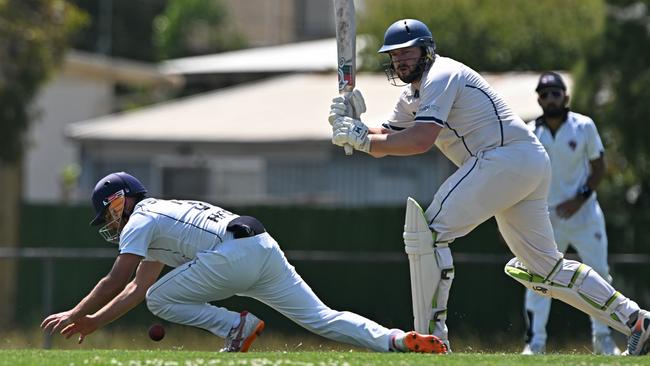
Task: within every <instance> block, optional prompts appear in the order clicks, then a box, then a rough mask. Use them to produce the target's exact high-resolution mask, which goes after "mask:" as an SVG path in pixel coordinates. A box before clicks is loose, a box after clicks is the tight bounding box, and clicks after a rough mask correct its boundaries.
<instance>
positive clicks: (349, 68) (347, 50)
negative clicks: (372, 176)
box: [334, 0, 357, 155]
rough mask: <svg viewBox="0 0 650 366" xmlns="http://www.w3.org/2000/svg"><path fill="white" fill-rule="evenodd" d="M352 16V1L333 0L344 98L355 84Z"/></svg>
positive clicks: (354, 39)
mask: <svg viewBox="0 0 650 366" xmlns="http://www.w3.org/2000/svg"><path fill="white" fill-rule="evenodd" d="M354 16H355V10H354V1H353V0H334V20H335V23H336V56H337V64H338V80H339V93H340V94H342V95H344V96H345V97H346V98H348V97H349V94H350V93H351V92H352V90H354V86H355V84H356V58H357V42H356V41H357V26H356V21H355V17H354ZM344 148H345V154H346V155H352V151H353V150H352V146H350V145H344Z"/></svg>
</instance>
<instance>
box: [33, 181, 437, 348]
mask: <svg viewBox="0 0 650 366" xmlns="http://www.w3.org/2000/svg"><path fill="white" fill-rule="evenodd" d="M146 192H147V190H146V189H145V187H144V186H143V185H142V184H141V183H140V182H139V181H138V180H137V179H136V178H135V177H133V176H131V175H129V174H127V173H124V172H118V173H112V174H109V175H107V176H106V177H104V178H102V179H101V180H100V181H99V182H98V183H97V185H96V186H95V189H94V191H93V196H92V201H93V206H94V208H95V212H96V216H95V218H94V220H93V221H92V222H91V223H92V224H93V225H100V224H103V226H102V227H101V229H100V230H99V232H100V234H102V236H103V237H104V238H105V239H106V240H108V241H109V242H112V243H116V244H118V245H119V255H118V256H117V258H116V260H115V263H114V264H113V268H112V269H111V271H110V272H109V273H108V275H106V276H105V277H104V278H102V279H101V280H100V281H99V282H98V283H97V285H96V286H95V288H94V289H93V290H92V291H91V292H90V293H89V294H88V295H87V296H86V297H85V298H84V299H83V300H81V301H80V302H79V304H77V305H76V306H75V307H74V308H72V309H71V310H68V311H64V312H61V313H58V314H52V315H50V316H48V317H47V318H45V320H43V322H42V324H41V327H43V328H44V329H45V331H49V332H55V331H61V333H62V334H63V335H64V336H65V337H66V338H69V337H71V336H72V335H74V334H77V333H79V342H80V343H81V342H82V341H83V339H84V337H85V336H87V335H88V334H91V333H92V332H94V331H95V330H97V329H98V328H100V327H102V326H104V325H106V324H108V323H110V322H112V321H114V320H115V319H117V318H119V317H120V316H122V315H123V314H125V313H126V312H128V311H129V310H130V309H132V308H133V307H135V306H136V305H137V304H139V303H140V302H141V301H142V300H143V299H145V297H146V301H147V307H148V308H149V310H151V312H152V313H153V314H155V315H157V316H158V317H160V318H163V319H165V320H167V321H170V322H174V323H179V324H184V325H189V326H194V327H199V328H202V329H205V330H207V331H209V332H211V333H213V334H215V335H217V336H219V337H223V338H225V339H226V345H225V347H224V349H223V350H222V351H227V352H246V351H247V350H248V348H249V347H250V345H251V344H252V342H253V340H255V337H256V336H257V335H258V334H259V333H260V332H261V331H262V330H263V329H264V322H263V321H261V320H260V319H258V318H257V317H256V316H254V315H253V314H250V313H248V312H246V311H243V312H241V313H237V312H233V311H230V310H227V309H224V308H220V307H216V306H213V305H211V304H209V302H211V301H218V300H223V299H226V298H229V297H231V296H233V295H241V296H248V297H252V298H255V299H257V300H259V301H261V302H263V303H265V304H267V305H269V306H271V307H272V308H274V309H275V310H277V311H279V312H280V313H282V314H283V315H285V316H286V317H288V318H289V319H291V320H293V321H294V322H296V323H298V324H299V325H301V326H303V327H304V328H306V329H308V330H310V331H312V332H314V333H316V334H319V335H321V336H324V337H326V338H329V339H332V340H335V341H339V342H345V343H348V344H352V345H355V346H359V347H364V348H369V349H372V350H375V351H383V352H386V351H414V352H431V353H444V352H445V345H444V343H442V341H440V339H438V338H436V337H435V336H431V335H420V334H417V333H415V332H408V333H404V332H403V331H401V330H398V329H387V328H385V327H382V326H381V325H379V324H377V323H375V322H373V321H371V320H368V319H366V318H364V317H362V316H359V315H357V314H354V313H351V312H340V311H336V310H332V309H330V308H329V307H327V306H326V305H325V304H323V303H322V302H321V301H320V299H319V298H318V297H317V296H316V295H315V294H314V293H313V292H312V290H311V288H309V286H308V285H307V284H306V283H305V282H304V281H303V279H302V278H301V277H300V275H298V273H297V272H296V271H295V269H294V267H293V266H291V265H290V264H289V263H288V262H287V259H286V258H285V256H284V253H283V252H282V250H281V249H280V247H279V246H278V244H277V243H276V242H275V240H273V238H272V237H271V236H270V235H269V234H268V233H267V232H266V230H265V228H264V226H263V225H262V224H261V223H260V222H259V221H258V220H257V219H255V218H253V217H250V216H238V215H236V214H234V213H231V212H229V211H227V210H224V209H223V208H220V207H217V206H213V205H210V204H208V203H205V202H197V201H181V200H161V199H154V198H145V193H146ZM164 265H168V266H171V267H175V269H174V270H172V271H171V272H169V273H167V274H166V275H165V276H163V277H162V278H160V279H159V280H158V276H159V275H160V272H161V271H162V269H163V267H164ZM134 272H135V277H134V278H133V280H132V281H130V282H129V280H130V279H131V277H132V275H133V273H134Z"/></svg>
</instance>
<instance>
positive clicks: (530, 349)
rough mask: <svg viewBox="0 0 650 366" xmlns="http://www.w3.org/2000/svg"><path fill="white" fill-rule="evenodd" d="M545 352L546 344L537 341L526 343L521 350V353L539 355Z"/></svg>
mask: <svg viewBox="0 0 650 366" xmlns="http://www.w3.org/2000/svg"><path fill="white" fill-rule="evenodd" d="M545 352H546V345H545V344H537V343H526V345H525V346H524V349H523V351H521V354H522V355H541V354H544V353H545Z"/></svg>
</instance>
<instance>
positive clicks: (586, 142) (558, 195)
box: [529, 112, 605, 207]
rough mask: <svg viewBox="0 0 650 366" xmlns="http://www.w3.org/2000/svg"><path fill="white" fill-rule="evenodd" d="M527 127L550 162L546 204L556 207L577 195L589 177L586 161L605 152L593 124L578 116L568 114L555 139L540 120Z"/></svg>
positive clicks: (589, 168) (587, 119)
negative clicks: (550, 175)
mask: <svg viewBox="0 0 650 366" xmlns="http://www.w3.org/2000/svg"><path fill="white" fill-rule="evenodd" d="M529 126H530V127H531V128H533V129H534V132H535V135H536V136H537V138H538V139H539V140H540V142H541V143H542V145H544V148H545V149H546V152H547V153H548V156H549V158H550V159H551V172H552V173H551V174H552V179H551V188H550V191H549V195H548V205H549V206H550V207H555V206H557V205H558V204H560V203H562V202H564V201H566V200H568V199H570V198H573V197H575V196H576V194H577V193H578V190H579V189H580V187H582V186H583V185H584V184H585V183H587V178H588V177H589V175H590V174H591V166H590V165H589V162H590V161H591V160H595V159H598V158H599V157H600V156H601V154H603V152H604V151H605V149H604V147H603V143H602V141H601V140H600V135H599V134H598V130H597V129H596V125H595V124H594V121H593V120H592V119H591V118H589V117H587V116H584V115H582V114H579V113H575V112H569V113H568V115H567V119H566V121H564V123H562V124H561V125H560V127H559V128H558V130H557V131H556V132H555V136H553V135H552V134H551V131H550V130H549V128H548V126H546V124H544V123H543V122H542V120H541V119H537V120H535V121H531V122H529ZM595 196H596V195H595V193H594V194H593V195H592V198H591V199H595V198H594V197H595Z"/></svg>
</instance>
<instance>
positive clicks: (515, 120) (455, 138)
mask: <svg viewBox="0 0 650 366" xmlns="http://www.w3.org/2000/svg"><path fill="white" fill-rule="evenodd" d="M422 80H423V81H422V83H421V85H420V90H416V89H415V88H414V87H413V86H412V85H411V84H409V85H407V86H405V87H404V90H403V92H402V94H401V95H400V98H399V101H398V102H397V105H396V106H395V109H394V111H393V113H392V114H391V116H390V117H389V119H388V123H387V124H384V127H386V128H390V129H393V130H401V129H404V128H408V127H411V126H413V124H414V123H416V122H417V123H436V124H438V125H440V126H442V127H444V128H443V129H442V130H441V131H440V134H439V135H438V138H437V139H436V146H437V147H438V148H439V149H440V151H442V153H443V154H445V156H447V158H449V159H450V160H451V161H452V162H453V163H454V164H456V165H457V166H461V165H462V164H463V163H464V162H465V161H466V160H467V159H468V158H469V157H471V156H476V154H477V153H478V152H480V151H483V150H487V149H490V148H494V147H498V146H503V145H506V144H508V143H511V142H514V141H522V140H523V141H531V142H535V137H534V136H533V134H532V132H531V131H530V130H529V129H528V128H527V127H526V124H525V123H524V121H523V120H522V119H521V118H519V116H517V115H516V114H515V113H514V112H513V111H512V109H510V107H509V106H508V105H507V104H506V103H505V102H504V101H503V99H502V98H501V97H500V96H499V95H498V94H497V93H496V92H495V91H494V89H492V87H491V86H490V85H489V84H488V83H487V81H485V79H484V78H483V77H482V76H481V75H479V74H478V73H477V72H476V71H474V70H472V69H471V68H469V67H467V66H466V65H464V64H462V63H460V62H458V61H455V60H453V59H450V58H448V57H441V56H438V55H437V56H436V59H435V62H434V63H433V65H431V67H430V68H429V70H427V71H425V73H424V74H423V75H422Z"/></svg>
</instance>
